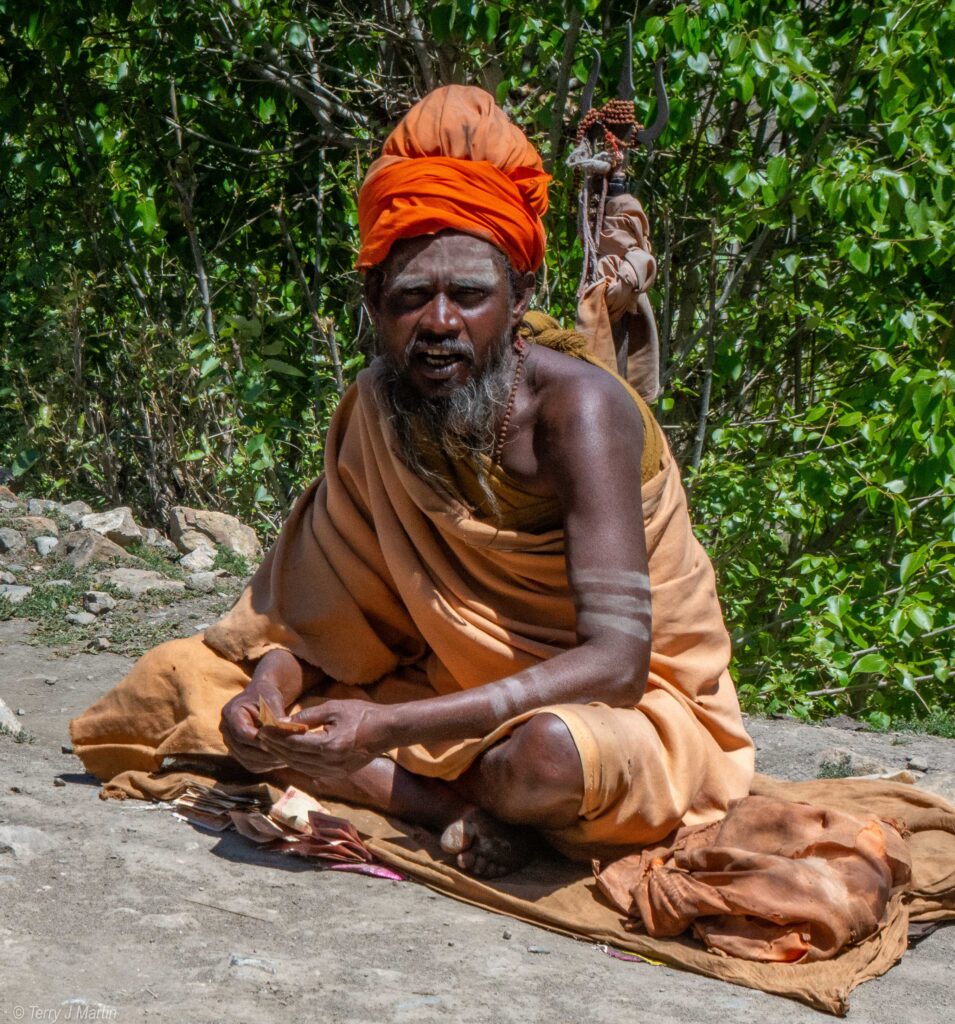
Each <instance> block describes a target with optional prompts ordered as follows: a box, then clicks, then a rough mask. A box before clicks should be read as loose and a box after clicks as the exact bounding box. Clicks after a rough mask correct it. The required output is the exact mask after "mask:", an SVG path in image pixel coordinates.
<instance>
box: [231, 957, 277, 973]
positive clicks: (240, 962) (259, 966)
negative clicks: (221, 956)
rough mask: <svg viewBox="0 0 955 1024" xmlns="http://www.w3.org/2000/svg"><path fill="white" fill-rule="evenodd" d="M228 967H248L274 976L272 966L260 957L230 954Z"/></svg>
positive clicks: (273, 967)
mask: <svg viewBox="0 0 955 1024" xmlns="http://www.w3.org/2000/svg"><path fill="white" fill-rule="evenodd" d="M229 966H230V967H248V968H251V969H252V970H254V971H265V973H266V974H275V966H274V964H272V963H271V962H270V961H269V960H264V959H263V958H262V957H260V956H242V955H241V954H239V953H230V954H229Z"/></svg>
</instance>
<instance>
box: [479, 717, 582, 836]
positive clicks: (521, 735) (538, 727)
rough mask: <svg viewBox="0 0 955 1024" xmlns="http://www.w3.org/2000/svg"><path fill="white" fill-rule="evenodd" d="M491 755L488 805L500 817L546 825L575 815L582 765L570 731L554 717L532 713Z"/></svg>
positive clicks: (577, 808)
mask: <svg viewBox="0 0 955 1024" xmlns="http://www.w3.org/2000/svg"><path fill="white" fill-rule="evenodd" d="M488 755H492V757H491V762H492V763H491V764H490V765H489V766H488V767H490V768H491V770H492V773H493V776H494V785H493V787H492V788H493V796H492V802H493V804H494V806H493V808H492V809H491V808H489V809H491V810H492V812H493V813H495V814H496V815H497V816H498V817H499V818H501V819H502V820H504V821H514V822H527V823H528V824H535V823H536V824H541V825H544V826H546V825H548V824H550V822H551V821H555V820H557V819H560V820H561V821H564V820H565V819H566V820H569V821H572V820H573V819H574V818H576V816H577V813H578V810H579V808H580V804H581V801H582V799H583V793H584V773H583V767H582V765H581V762H580V755H579V754H578V752H577V746H576V744H575V743H574V740H573V737H572V736H571V735H570V731H569V730H568V728H567V726H566V725H564V723H563V722H562V721H561V719H560V718H558V717H557V716H556V715H550V714H547V713H544V714H540V715H534V717H533V718H530V719H528V720H527V721H526V722H525V723H524V724H523V725H520V726H518V727H517V728H516V729H515V730H514V732H513V733H512V734H511V736H510V737H509V739H508V740H507V741H506V742H505V743H503V744H501V745H500V746H499V747H495V748H494V749H492V750H491V751H489V752H488ZM488 755H485V756H486V757H487V756H488ZM493 755H496V756H493Z"/></svg>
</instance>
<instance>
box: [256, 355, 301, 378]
mask: <svg viewBox="0 0 955 1024" xmlns="http://www.w3.org/2000/svg"><path fill="white" fill-rule="evenodd" d="M264 365H265V366H267V367H268V368H269V369H270V370H275V372H276V373H284V374H285V376H286V377H304V376H305V374H304V373H302V371H301V370H300V369H299V368H298V367H297V366H292V364H291V363H286V362H285V361H284V360H282V359H266V360H265V363H264Z"/></svg>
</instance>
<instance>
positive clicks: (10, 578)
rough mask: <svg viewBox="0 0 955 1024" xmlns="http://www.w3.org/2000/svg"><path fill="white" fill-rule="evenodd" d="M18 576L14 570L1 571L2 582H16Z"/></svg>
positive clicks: (0, 581)
mask: <svg viewBox="0 0 955 1024" xmlns="http://www.w3.org/2000/svg"><path fill="white" fill-rule="evenodd" d="M16 582H17V578H16V576H14V575H13V573H12V572H0V583H16Z"/></svg>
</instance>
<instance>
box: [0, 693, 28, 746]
mask: <svg viewBox="0 0 955 1024" xmlns="http://www.w3.org/2000/svg"><path fill="white" fill-rule="evenodd" d="M0 730H2V731H3V732H8V733H10V735H11V736H13V738H14V739H16V737H17V736H19V735H20V734H21V733H22V732H23V726H22V725H21V724H20V723H19V722H18V721H17V716H16V715H15V714H14V713H13V712H12V711H11V710H10V708H8V707H7V705H6V704H5V703H4V702H3V701H2V700H0Z"/></svg>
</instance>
